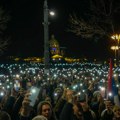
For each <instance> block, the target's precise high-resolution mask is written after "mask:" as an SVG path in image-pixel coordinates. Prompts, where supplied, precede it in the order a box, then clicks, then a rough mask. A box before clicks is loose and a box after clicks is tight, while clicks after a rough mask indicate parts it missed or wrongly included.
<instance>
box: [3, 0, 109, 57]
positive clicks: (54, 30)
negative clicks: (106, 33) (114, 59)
mask: <svg viewBox="0 0 120 120" xmlns="http://www.w3.org/2000/svg"><path fill="white" fill-rule="evenodd" d="M88 1H89V0H48V7H49V9H50V10H51V9H52V10H54V11H55V12H56V15H55V16H54V17H52V18H51V17H50V18H49V22H50V25H49V37H50V36H51V35H52V34H54V36H55V38H56V39H57V40H58V42H59V44H60V46H61V47H65V48H66V54H65V56H68V57H74V58H78V57H79V58H80V57H83V56H86V57H88V58H97V57H98V58H105V57H109V53H108V52H110V50H109V48H108V46H109V45H108V44H109V42H108V40H105V39H102V40H100V41H99V40H97V39H95V40H85V39H82V38H81V37H80V36H75V35H74V34H73V33H70V32H67V29H68V26H69V22H68V21H69V15H70V14H72V13H76V14H78V15H79V13H81V12H84V11H86V10H87V9H88V6H89V2H88ZM1 5H2V6H4V8H5V9H6V11H8V12H9V13H10V15H11V20H10V22H9V24H8V29H7V32H8V34H9V35H10V37H11V39H10V44H9V46H8V48H7V50H6V51H5V53H4V55H6V56H12V55H13V56H18V55H19V56H40V57H42V56H43V50H44V48H43V46H44V33H43V30H44V29H43V24H42V22H43V0H1Z"/></svg>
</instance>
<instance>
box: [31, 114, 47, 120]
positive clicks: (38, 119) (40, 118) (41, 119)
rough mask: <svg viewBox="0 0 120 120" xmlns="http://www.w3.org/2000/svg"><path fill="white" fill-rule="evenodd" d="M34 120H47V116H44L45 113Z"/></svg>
mask: <svg viewBox="0 0 120 120" xmlns="http://www.w3.org/2000/svg"><path fill="white" fill-rule="evenodd" d="M32 120H47V118H46V117H44V116H43V115H37V116H35V117H34V118H33V119H32Z"/></svg>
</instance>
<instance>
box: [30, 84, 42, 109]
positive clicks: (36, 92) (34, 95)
mask: <svg viewBox="0 0 120 120" xmlns="http://www.w3.org/2000/svg"><path fill="white" fill-rule="evenodd" d="M39 92H40V88H37V87H34V86H32V87H31V88H30V96H29V99H30V101H31V102H30V106H32V107H33V106H34V105H35V102H36V99H37V97H38V95H39Z"/></svg>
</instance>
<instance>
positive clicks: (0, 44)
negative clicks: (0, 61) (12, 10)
mask: <svg viewBox="0 0 120 120" xmlns="http://www.w3.org/2000/svg"><path fill="white" fill-rule="evenodd" d="M9 20H10V16H9V15H8V14H7V13H6V12H5V11H4V10H3V8H2V7H0V55H1V54H3V52H4V51H5V50H6V48H7V46H8V41H9V37H8V36H6V34H5V30H6V28H7V23H8V21H9Z"/></svg>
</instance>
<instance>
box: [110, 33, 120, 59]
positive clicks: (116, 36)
mask: <svg viewBox="0 0 120 120" xmlns="http://www.w3.org/2000/svg"><path fill="white" fill-rule="evenodd" d="M111 38H112V39H113V40H115V41H117V46H118V48H117V49H118V60H119V52H120V51H119V48H120V34H114V35H112V36H111ZM115 52H116V51H115Z"/></svg>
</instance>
